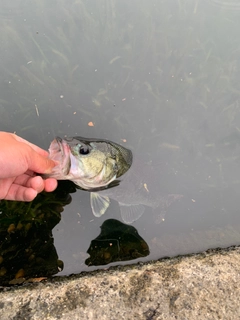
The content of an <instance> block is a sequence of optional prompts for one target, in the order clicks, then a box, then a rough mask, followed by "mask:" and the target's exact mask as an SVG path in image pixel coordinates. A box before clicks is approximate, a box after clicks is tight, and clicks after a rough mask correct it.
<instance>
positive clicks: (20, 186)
mask: <svg viewBox="0 0 240 320" xmlns="http://www.w3.org/2000/svg"><path fill="white" fill-rule="evenodd" d="M55 165H56V164H55V162H54V161H52V160H50V159H48V152H47V151H45V150H43V149H41V148H39V147H38V146H36V145H34V144H32V143H30V142H28V141H27V140H25V139H22V138H20V137H18V136H17V135H15V134H13V133H9V132H1V131H0V199H6V200H17V201H32V200H33V199H34V198H35V197H36V196H37V194H38V193H40V192H42V191H43V190H45V191H47V192H51V191H53V190H55V189H56V187H57V180H56V179H54V178H48V179H46V180H44V179H43V178H42V177H40V176H37V175H36V173H42V174H43V173H50V172H51V170H52V168H53V167H54V166H55Z"/></svg>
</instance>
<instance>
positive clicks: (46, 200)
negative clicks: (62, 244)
mask: <svg viewBox="0 0 240 320" xmlns="http://www.w3.org/2000/svg"><path fill="white" fill-rule="evenodd" d="M74 191H75V190H74V188H73V187H72V185H71V184H68V185H66V184H65V186H64V189H61V188H58V189H57V190H56V191H55V192H52V193H45V192H43V193H41V194H39V195H38V196H37V198H36V199H35V200H34V201H32V202H30V203H26V202H15V201H6V200H1V202H0V284H15V283H22V282H23V281H24V280H25V279H28V278H31V277H41V276H51V275H53V274H56V273H57V272H59V271H61V270H62V269H63V262H62V261H60V260H58V255H57V252H56V249H55V247H54V239H53V237H52V229H53V228H54V226H55V225H56V224H58V223H59V221H60V220H61V214H60V213H61V212H62V211H63V207H64V206H65V205H67V204H69V203H70V202H71V197H70V195H69V192H74Z"/></svg>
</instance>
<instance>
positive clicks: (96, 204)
mask: <svg viewBox="0 0 240 320" xmlns="http://www.w3.org/2000/svg"><path fill="white" fill-rule="evenodd" d="M90 203H91V208H92V212H93V214H94V216H95V217H101V216H102V215H103V214H104V213H105V212H106V211H107V209H108V207H109V205H110V199H109V198H108V197H106V196H101V195H100V194H99V193H97V192H91V193H90Z"/></svg>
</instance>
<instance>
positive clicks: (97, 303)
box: [0, 247, 240, 320]
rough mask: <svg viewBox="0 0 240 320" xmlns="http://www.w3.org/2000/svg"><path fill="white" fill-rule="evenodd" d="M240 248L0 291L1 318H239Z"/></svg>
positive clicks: (55, 279) (147, 319) (56, 279)
mask: <svg viewBox="0 0 240 320" xmlns="http://www.w3.org/2000/svg"><path fill="white" fill-rule="evenodd" d="M239 283H240V248H239V247H235V248H229V249H223V250H212V251H208V252H205V253H201V254H196V255H191V256H185V257H176V258H172V259H163V260H161V261H157V262H153V263H148V264H142V265H130V266H125V267H120V268H119V267H118V268H112V269H109V270H106V271H98V272H92V273H87V274H81V275H78V276H73V277H64V278H54V279H52V280H49V281H47V282H45V283H38V284H34V285H27V286H22V287H14V288H2V290H1V292H0V314H1V317H0V318H1V320H5V319H6V320H9V319H12V320H21V319H24V320H28V319H29V320H30V319H33V320H35V319H41V320H43V319H66V320H68V319H69V320H70V319H71V320H74V319H99V320H101V319H112V320H115V319H116V320H119V319H144V320H153V319H164V320H165V319H198V320H200V319H204V320H205V319H239V317H240V295H239V291H240V289H239V288H240V285H239Z"/></svg>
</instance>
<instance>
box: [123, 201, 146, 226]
mask: <svg viewBox="0 0 240 320" xmlns="http://www.w3.org/2000/svg"><path fill="white" fill-rule="evenodd" d="M119 206H120V210H121V217H122V219H123V221H124V222H125V223H127V224H131V223H133V222H134V221H136V220H138V219H139V218H140V217H141V216H142V215H143V213H144V210H145V207H144V205H142V204H134V205H126V204H124V203H119Z"/></svg>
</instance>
